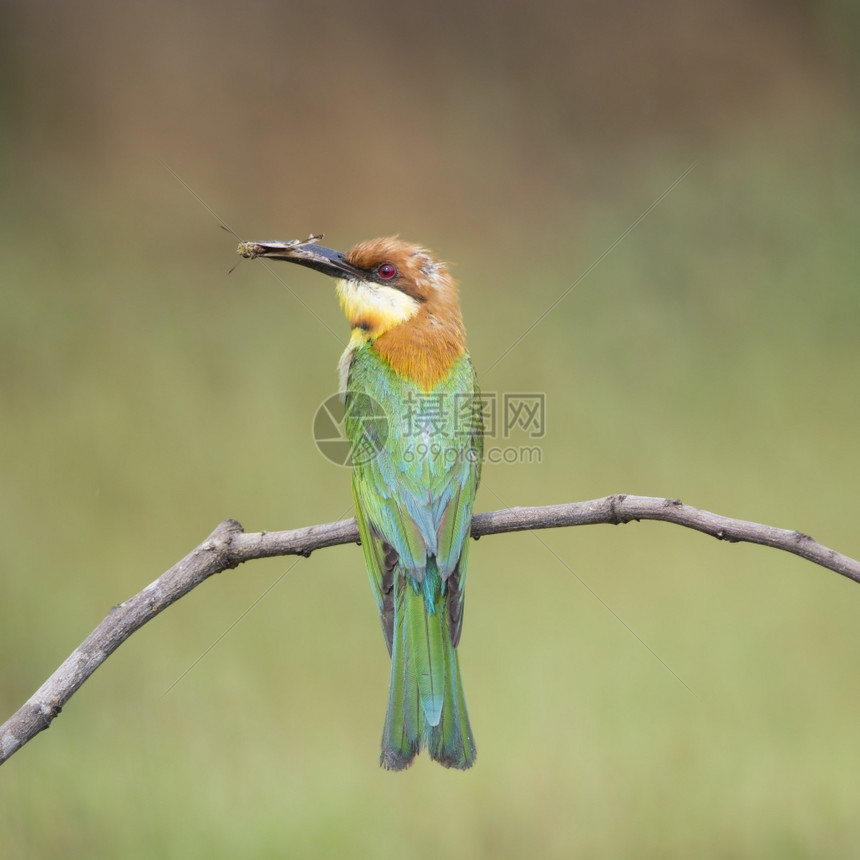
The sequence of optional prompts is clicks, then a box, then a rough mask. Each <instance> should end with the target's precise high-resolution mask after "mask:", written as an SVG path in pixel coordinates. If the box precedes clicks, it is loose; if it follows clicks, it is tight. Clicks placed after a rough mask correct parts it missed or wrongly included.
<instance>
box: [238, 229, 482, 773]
mask: <svg viewBox="0 0 860 860" xmlns="http://www.w3.org/2000/svg"><path fill="white" fill-rule="evenodd" d="M318 238H320V237H311V239H310V240H308V241H307V242H298V241H294V242H243V243H242V244H241V245H240V246H239V251H240V253H242V254H244V255H245V256H250V257H268V258H273V259H280V260H288V261H290V262H294V263H299V264H301V265H304V266H309V267H310V268H312V269H316V270H317V271H320V272H323V273H324V274H327V275H330V276H332V277H334V278H336V279H337V285H336V286H337V293H338V296H339V298H340V303H341V306H342V307H343V309H344V312H345V313H346V316H347V319H348V320H349V324H350V326H351V328H352V337H351V339H350V341H349V345H348V347H347V349H346V352H344V354H343V358H342V359H341V363H340V371H341V390H342V391H345V392H346V395H345V397H346V431H347V435H348V436H349V439H350V441H351V443H352V450H353V453H354V458H353V475H352V490H353V497H354V499H355V508H356V517H357V520H358V527H359V533H360V535H361V543H362V547H363V550H364V558H365V562H366V564H367V570H368V573H369V575H370V584H371V586H372V588H373V594H374V597H375V598H376V604H377V607H378V609H379V614H380V618H381V620H382V630H383V633H384V635H385V642H386V644H387V646H388V651H389V654H390V655H391V687H390V691H389V700H388V714H387V716H386V718H385V728H384V731H383V735H382V755H381V759H380V761H381V764H382V766H383V767H385V768H388V769H390V770H402V769H403V768H405V767H408V766H409V765H410V764H411V763H412V760H413V759H414V757H415V755H416V753H418V752H419V751H420V750H421V748H422V747H424V746H426V747H427V749H428V751H429V753H430V757H431V758H433V759H435V760H436V761H438V762H440V763H441V764H443V765H445V766H446V767H456V768H460V769H465V768H468V767H470V766H471V765H472V763H473V762H474V761H475V741H474V738H473V737H472V730H471V728H470V726H469V717H468V714H467V713H466V700H465V698H464V695H463V685H462V682H461V679H460V669H459V665H458V661H457V651H456V648H457V644H458V642H459V641H460V631H461V629H462V625H463V597H464V589H465V585H466V567H467V562H468V556H469V531H470V525H471V520H472V505H473V503H474V500H475V492H476V490H477V487H478V480H479V477H480V470H481V454H482V430H481V420H480V403H479V393H478V387H477V382H476V379H475V373H474V370H473V369H472V363H471V361H470V359H469V355H468V353H467V352H466V345H465V332H464V329H463V321H462V317H461V315H460V306H459V300H458V294H457V284H456V282H455V280H454V279H453V277H452V276H451V274H450V273H449V271H448V269H447V267H446V266H445V265H444V264H443V263H441V262H439V261H438V260H435V259H434V258H433V257H432V256H431V254H430V253H429V252H427V251H426V250H424V249H423V248H420V247H418V246H417V245H411V244H408V243H406V242H402V241H400V240H399V239H394V238H387V239H375V240H373V241H369V242H362V243H360V244H358V245H356V246H355V247H354V248H353V249H352V250H351V251H349V252H348V253H347V254H342V253H340V252H339V251H333V250H331V249H329V248H324V247H322V246H320V245H317V244H316V240H317V239H318Z"/></svg>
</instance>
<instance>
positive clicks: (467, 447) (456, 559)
mask: <svg viewBox="0 0 860 860" xmlns="http://www.w3.org/2000/svg"><path fill="white" fill-rule="evenodd" d="M363 395H366V396H367V397H369V398H372V402H369V401H368V400H367V397H364V396H363ZM346 396H347V413H346V425H347V426H346V429H347V434H348V435H349V438H350V439H351V440H352V443H353V448H354V449H355V450H356V451H364V452H366V451H367V450H368V449H369V447H370V446H375V448H374V450H375V451H376V455H375V456H372V457H362V458H359V459H358V460H357V461H356V464H355V467H354V471H353V495H354V498H355V505H356V517H357V519H358V526H359V532H360V535H361V541H362V545H363V547H364V557H365V562H366V564H367V569H368V574H369V577H370V582H371V587H372V589H373V593H374V597H375V599H376V603H377V607H378V609H379V613H380V619H381V622H382V628H383V633H384V635H385V641H386V645H387V646H388V650H389V653H390V654H391V660H392V673H391V687H390V693H389V708H388V715H387V717H386V722H385V731H384V733H383V749H382V764H383V765H384V766H385V767H388V768H391V769H395V770H399V769H402V768H403V767H407V766H408V765H409V764H410V763H411V761H412V759H413V758H414V756H415V754H416V753H417V752H418V751H419V750H420V748H421V747H422V746H427V747H428V749H429V751H430V755H431V757H432V758H434V759H436V760H437V761H440V762H441V763H442V764H444V765H446V766H449V767H459V768H466V767H469V766H470V765H471V764H472V762H473V761H474V758H475V744H474V740H473V738H472V733H471V728H470V727H469V720H468V714H467V712H466V703H465V698H464V696H463V687H462V682H461V679H460V670H459V665H458V661H457V654H456V651H455V648H456V646H457V644H458V642H459V639H460V632H461V629H462V619H463V595H464V586H465V579H466V562H467V559H468V541H469V529H470V526H471V520H472V505H473V503H474V500H475V493H476V491H477V487H478V481H479V479H480V464H481V453H482V449H481V445H482V436H481V428H480V420H479V413H477V415H476V406H475V404H476V398H477V397H478V389H477V384H476V382H475V374H474V371H473V370H472V366H471V362H470V360H469V358H468V356H463V357H462V358H461V359H460V360H459V361H457V362H456V363H455V365H454V367H453V368H452V370H451V372H450V373H449V375H448V376H447V378H446V379H445V380H443V381H442V382H441V383H440V384H439V385H438V386H437V387H436V388H435V389H433V391H431V392H424V391H421V390H420V389H419V388H418V387H417V386H416V385H414V384H412V383H411V382H409V381H408V380H406V379H404V378H403V377H401V376H399V375H397V374H396V373H394V371H393V370H392V369H391V368H390V366H389V365H388V364H386V363H385V362H384V361H383V360H382V359H381V358H380V357H379V356H378V355H377V353H376V352H375V351H374V350H373V349H372V347H370V346H364V347H361V348H359V349H358V350H356V352H355V354H354V357H353V360H352V364H351V365H350V372H349V382H348V387H347V395H346ZM427 403H433V404H435V406H434V408H433V410H432V415H431V416H430V417H429V418H428V416H427V415H424V414H421V409H422V404H423V405H426V404H427ZM377 404H378V406H377ZM379 407H381V409H380V408H379ZM439 407H441V408H439Z"/></svg>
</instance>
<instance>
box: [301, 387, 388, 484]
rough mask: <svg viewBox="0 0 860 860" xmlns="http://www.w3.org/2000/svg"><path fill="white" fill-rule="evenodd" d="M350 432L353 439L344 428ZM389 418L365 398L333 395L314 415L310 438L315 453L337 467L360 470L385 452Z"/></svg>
mask: <svg viewBox="0 0 860 860" xmlns="http://www.w3.org/2000/svg"><path fill="white" fill-rule="evenodd" d="M348 427H349V428H350V429H351V430H353V432H352V438H350V436H349V434H348V433H347V428H348ZM388 432H389V424H388V416H387V415H386V414H385V410H384V409H383V408H382V406H380V404H379V403H377V401H376V400H374V399H373V398H372V397H369V396H368V395H367V394H355V393H354V394H350V395H349V396H348V397H347V396H345V395H343V394H333V395H332V396H331V397H329V398H328V399H327V400H325V401H324V402H323V403H322V404H321V405H320V407H319V409H317V411H316V415H314V424H313V436H314V442H315V443H316V446H317V450H318V451H319V452H320V454H322V455H323V457H325V458H326V460H330V461H331V462H332V463H335V464H336V465H338V466H346V467H347V468H350V469H351V468H352V467H353V466H363V465H364V464H365V463H369V462H370V461H371V460H373V459H374V458H375V457H377V456H379V452H380V451H382V450H383V449H384V448H385V443H386V442H387V441H388Z"/></svg>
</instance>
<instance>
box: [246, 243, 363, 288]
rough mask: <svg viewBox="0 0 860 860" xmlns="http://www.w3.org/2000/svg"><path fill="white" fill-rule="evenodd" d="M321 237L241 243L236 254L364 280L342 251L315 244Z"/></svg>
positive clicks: (339, 276)
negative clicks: (285, 262) (283, 261)
mask: <svg viewBox="0 0 860 860" xmlns="http://www.w3.org/2000/svg"><path fill="white" fill-rule="evenodd" d="M319 239H322V236H321V235H320V236H310V237H309V238H307V239H305V240H304V241H302V240H300V239H291V240H290V241H288V242H279V241H274V242H240V243H239V247H238V249H237V253H239V254H241V255H242V256H243V257H246V258H249V259H252V260H253V259H255V258H256V257H265V258H266V259H269V260H286V261H287V262H288V263H298V264H299V265H300V266H307V267H308V268H309V269H316V271H318V272H322V273H323V274H324V275H330V276H331V277H332V278H354V279H363V278H364V277H365V273H364V272H362V271H361V269H357V268H356V267H355V266H353V265H351V264H350V263H349V262H347V259H346V255H345V254H344V253H342V252H341V251H335V250H333V249H332V248H326V247H324V246H323V245H317V244H316V243H317V241H318V240H319Z"/></svg>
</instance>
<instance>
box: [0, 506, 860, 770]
mask: <svg viewBox="0 0 860 860" xmlns="http://www.w3.org/2000/svg"><path fill="white" fill-rule="evenodd" d="M634 520H636V521H638V520H662V521H664V522H669V523H676V524H677V525H681V526H686V527H687V528H691V529H695V530H697V531H700V532H704V533H705V534H709V535H711V536H712V537H715V538H717V539H719V540H724V541H728V542H730V543H738V542H746V543H757V544H761V545H763V546H770V547H774V548H775V549H782V550H785V551H786V552H790V553H793V554H794V555H799V556H800V557H801V558H805V559H806V560H807V561H811V562H814V563H815V564H819V565H821V566H822V567H826V568H828V569H830V570H833V571H835V572H836V573H839V574H842V576H846V577H848V578H849V579H852V580H854V581H855V582H860V561H857V560H855V559H853V558H849V557H848V556H846V555H842V554H841V553H838V552H835V551H834V550H832V549H828V548H827V547H826V546H822V545H821V544H819V543H816V541H814V540H813V539H812V538H811V537H809V535H805V534H802V533H801V532H797V531H790V530H788V529H779V528H774V527H773V526H766V525H762V524H760V523H752V522H746V521H744V520H736V519H731V518H730V517H723V516H720V515H719V514H713V513H710V512H708V511H703V510H699V509H698V508H691V507H690V506H688V505H684V504H682V503H681V502H680V501H679V500H678V499H657V498H651V497H648V496H625V495H614V496H606V497H605V498H602V499H594V500H592V501H588V502H572V503H570V504H565V505H550V506H546V507H537V508H507V509H505V510H500V511H492V512H490V513H486V514H476V515H475V517H474V518H473V519H472V537H473V538H475V539H477V538H480V537H484V536H485V535H491V534H500V533H503V532H516V531H528V530H533V529H550V528H560V527H563V526H584V525H595V524H597V523H609V524H613V525H618V524H620V523H629V522H631V521H634ZM357 542H358V528H357V526H356V523H355V520H354V519H351V520H340V521H339V522H335V523H326V524H324V525H317V526H309V527H307V528H302V529H293V530H291V531H283V532H259V533H256V534H246V533H245V532H244V530H243V529H242V526H241V525H240V524H239V523H238V522H236V521H235V520H225V521H224V522H223V523H221V524H220V525H219V526H218V527H217V528H216V529H215V531H214V532H212V534H211V535H209V537H208V538H206V540H205V541H203V543H201V544H200V546H198V547H197V548H196V549H194V550H192V551H191V552H190V553H189V554H188V555H187V556H185V558H183V559H182V560H181V561H179V562H178V563H177V564H175V565H174V566H173V567H171V568H170V570H168V571H167V572H166V573H164V574H163V575H162V576H160V577H159V578H158V579H156V580H155V581H154V582H152V583H150V584H149V585H148V586H147V587H146V588H144V589H143V591H141V592H140V593H139V594H136V595H135V596H134V597H131V598H129V599H128V600H126V601H124V602H123V603H120V604H118V605H117V606H114V607H113V609H111V611H110V612H109V613H108V615H107V617H106V618H105V619H104V621H102V622H101V624H99V625H98V627H96V629H95V630H93V632H92V633H91V634H90V635H89V636H88V637H87V638H86V639H85V640H84V641H83V642H82V643H81V644H80V645H79V646H78V647H77V648H76V649H75V650H74V651H73V652H72V654H71V655H70V656H69V657H68V659H67V660H66V661H65V662H64V663H63V664H62V665H61V666H60V667H59V669H57V671H56V672H54V674H53V675H51V677H50V678H48V680H47V681H45V683H44V684H42V686H41V687H40V688H39V689H38V690H37V691H36V692H35V693H34V694H33V696H31V697H30V699H29V700H28V701H27V702H26V703H25V704H24V705H23V707H21V709H20V710H19V711H18V712H17V713H16V714H14V715H13V716H12V717H10V718H9V719H8V720H7V721H6V722H5V723H4V724H3V725H2V726H0V764H2V763H3V762H4V761H6V759H8V758H9V757H10V756H11V755H13V754H14V753H15V752H17V750H19V749H20V748H21V747H22V746H23V745H24V744H26V743H27V742H28V741H30V740H31V739H32V738H34V737H35V736H36V735H37V734H38V733H39V732H41V731H42V730H44V729H46V728H48V726H50V724H51V722H52V721H53V720H54V718H55V717H56V716H57V715H58V714H59V713H60V711H61V710H62V708H63V706H64V705H65V704H66V702H68V700H69V699H70V698H71V697H72V696H73V695H74V693H75V692H76V691H77V690H78V688H79V687H80V686H81V685H82V684H83V683H84V681H86V680H87V678H89V677H90V675H92V673H93V672H95V670H96V669H98V667H99V666H100V665H101V664H102V663H103V662H104V661H105V660H106V659H107V658H108V657H109V656H110V655H111V654H112V653H113V652H114V651H115V650H116V649H117V648H118V647H119V646H120V645H121V644H122V643H123V642H125V640H126V639H128V637H129V636H131V634H132V633H134V632H135V631H136V630H139V629H140V628H141V627H143V625H144V624H146V622H147V621H149V620H150V619H152V618H154V617H155V616H156V615H158V614H159V613H160V612H162V611H163V610H164V609H167V607H168V606H170V605H171V604H173V603H175V602H176V601H177V600H179V598H180V597H183V596H184V595H186V594H187V593H188V592H189V591H191V590H192V589H193V588H196V587H197V586H198V585H200V583H201V582H203V581H204V580H206V579H208V578H209V577H210V576H212V575H213V574H215V573H221V572H222V571H224V570H228V569H230V568H234V567H237V566H238V565H240V564H242V563H243V562H246V561H251V560H252V559H255V558H269V557H271V556H282V555H302V556H305V557H307V556H309V555H310V554H311V553H312V552H313V551H314V550H317V549H323V548H324V547H328V546H337V545H339V544H346V543H357Z"/></svg>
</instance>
